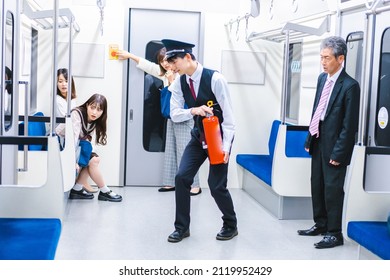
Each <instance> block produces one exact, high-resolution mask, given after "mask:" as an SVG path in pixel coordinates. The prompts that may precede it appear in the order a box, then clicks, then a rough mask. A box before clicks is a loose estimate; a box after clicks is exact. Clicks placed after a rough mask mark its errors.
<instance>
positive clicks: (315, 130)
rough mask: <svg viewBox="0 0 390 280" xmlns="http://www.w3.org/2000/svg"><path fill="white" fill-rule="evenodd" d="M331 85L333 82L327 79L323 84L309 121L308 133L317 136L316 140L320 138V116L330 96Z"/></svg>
mask: <svg viewBox="0 0 390 280" xmlns="http://www.w3.org/2000/svg"><path fill="white" fill-rule="evenodd" d="M332 83H333V81H332V80H330V79H328V80H327V81H326V83H325V86H324V88H323V90H322V93H321V97H320V101H319V103H318V106H317V109H316V111H315V113H314V115H313V118H312V119H311V122H310V126H309V131H310V134H311V135H312V136H315V135H317V138H318V137H319V136H320V131H319V127H318V125H319V123H320V118H321V115H322V112H323V111H324V108H325V105H326V102H327V101H328V97H329V94H330V89H331V88H332Z"/></svg>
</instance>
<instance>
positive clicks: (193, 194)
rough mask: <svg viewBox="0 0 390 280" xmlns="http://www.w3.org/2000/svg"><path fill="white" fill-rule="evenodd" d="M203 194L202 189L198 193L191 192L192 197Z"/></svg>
mask: <svg viewBox="0 0 390 280" xmlns="http://www.w3.org/2000/svg"><path fill="white" fill-rule="evenodd" d="M201 193H202V189H201V188H199V191H198V192H196V193H193V192H191V191H190V195H191V196H195V195H198V194H201Z"/></svg>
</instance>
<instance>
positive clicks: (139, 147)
mask: <svg viewBox="0 0 390 280" xmlns="http://www.w3.org/2000/svg"><path fill="white" fill-rule="evenodd" d="M201 23H202V20H201V14H200V13H199V12H183V11H166V10H146V9H130V10H129V32H128V34H129V35H128V36H129V37H128V50H129V52H132V53H134V54H135V55H137V56H140V57H144V58H146V59H148V60H150V61H154V62H155V61H156V60H155V57H156V52H157V51H158V50H159V49H160V48H161V47H162V44H161V39H175V40H180V41H185V42H191V43H193V44H195V45H196V47H195V48H194V55H195V57H196V58H197V59H198V60H199V61H201V60H200V57H199V55H198V54H199V53H200V52H199V48H200V47H201V46H202V42H201V38H202V36H201V35H202V34H201ZM127 79H128V80H127V121H126V140H125V143H126V144H125V145H126V158H125V178H124V182H125V185H127V186H130V185H136V186H139V185H143V186H157V185H161V184H162V172H163V170H162V169H163V157H164V149H165V125H166V120H164V119H163V117H162V116H161V114H160V101H159V100H160V99H159V96H160V95H159V90H160V89H161V88H162V86H163V85H162V83H161V81H160V80H159V79H155V78H153V77H151V76H150V75H147V74H146V73H144V72H142V71H141V70H140V69H138V68H136V64H135V63H133V62H131V61H130V62H129V67H128V76H127Z"/></svg>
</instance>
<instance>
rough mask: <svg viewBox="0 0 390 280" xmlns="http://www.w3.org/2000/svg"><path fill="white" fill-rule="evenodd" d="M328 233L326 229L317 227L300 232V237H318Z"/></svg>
mask: <svg viewBox="0 0 390 280" xmlns="http://www.w3.org/2000/svg"><path fill="white" fill-rule="evenodd" d="M326 232H327V229H326V228H320V227H317V226H315V225H314V226H312V227H311V228H309V229H300V230H298V234H299V235H305V236H316V235H320V234H324V233H326Z"/></svg>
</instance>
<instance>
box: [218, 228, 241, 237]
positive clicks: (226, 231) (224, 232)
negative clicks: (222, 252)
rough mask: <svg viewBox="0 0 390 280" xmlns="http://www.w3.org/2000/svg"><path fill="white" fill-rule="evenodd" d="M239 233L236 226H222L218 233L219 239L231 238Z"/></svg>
mask: <svg viewBox="0 0 390 280" xmlns="http://www.w3.org/2000/svg"><path fill="white" fill-rule="evenodd" d="M237 234H238V231H237V228H236V227H226V226H224V227H222V229H221V231H220V232H218V234H217V240H230V239H232V238H233V237H234V236H236V235H237Z"/></svg>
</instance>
